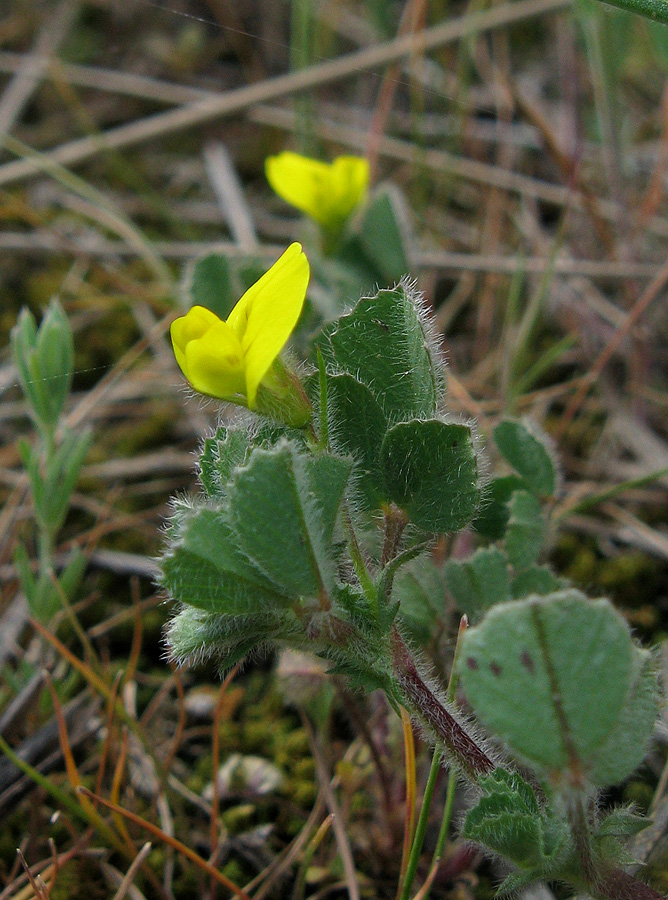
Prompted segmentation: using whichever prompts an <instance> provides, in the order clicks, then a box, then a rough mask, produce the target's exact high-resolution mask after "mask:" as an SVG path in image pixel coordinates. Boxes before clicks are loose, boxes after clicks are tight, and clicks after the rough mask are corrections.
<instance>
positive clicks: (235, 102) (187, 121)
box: [0, 0, 570, 185]
mask: <svg viewBox="0 0 668 900" xmlns="http://www.w3.org/2000/svg"><path fill="white" fill-rule="evenodd" d="M569 5H570V0H516V2H513V3H506V4H504V5H502V6H497V7H495V8H494V9H491V10H487V11H485V12H478V13H472V14H469V15H466V16H461V17H460V18H458V19H453V20H449V21H447V22H444V23H442V24H440V25H435V26H434V27H432V28H428V29H425V30H424V31H422V32H420V34H419V35H415V36H414V35H407V36H405V37H400V38H396V39H395V40H393V41H389V42H387V43H386V44H381V45H379V46H375V47H369V48H367V49H364V50H359V51H357V52H355V53H350V54H348V55H347V56H342V57H338V58H337V59H333V60H327V61H326V62H323V63H318V64H317V65H314V66H310V67H309V68H307V69H301V70H299V71H298V72H291V73H289V74H287V75H280V76H278V77H277V78H270V79H267V80H265V81H262V82H260V83H259V84H252V85H249V86H247V87H242V88H237V89H236V90H232V91H227V92H226V93H224V94H220V95H216V96H212V97H207V98H205V99H202V100H198V101H196V102H194V103H189V104H187V105H186V106H182V107H179V108H178V109H174V110H168V111H166V112H161V113H156V114H155V115H153V116H149V117H147V118H145V119H141V120H140V121H137V122H130V123H129V124H127V125H121V126H119V127H117V128H112V129H110V130H109V131H106V132H104V133H103V134H100V135H91V136H89V137H85V138H81V139H79V140H76V141H71V142H69V143H67V144H62V145H61V146H60V147H58V148H56V149H55V150H52V151H50V152H49V153H46V154H44V155H43V159H42V163H44V162H46V164H47V165H48V164H49V162H50V163H53V164H59V165H71V164H73V163H79V162H83V161H84V160H86V159H90V157H92V156H95V154H97V153H99V152H101V151H103V150H118V149H119V148H121V147H129V146H131V145H133V144H138V143H141V142H143V141H147V140H151V139H154V138H157V137H164V136H165V135H166V134H171V133H173V132H176V131H180V130H182V129H185V128H194V127H195V126H196V125H201V124H203V123H204V122H210V121H212V120H214V119H220V118H223V117H225V116H230V115H233V114H234V113H238V112H241V111H242V110H245V109H248V108H249V107H251V106H255V105H257V104H258V103H267V102H268V101H270V100H276V99H278V98H279V97H287V96H291V95H292V94H297V93H300V92H304V91H309V90H313V89H314V88H316V87H318V86H320V85H323V84H331V83H333V82H336V81H341V80H343V79H344V78H350V77H351V76H353V75H357V74H359V73H361V72H369V71H373V70H374V69H379V68H382V67H383V66H385V65H388V64H390V63H393V62H396V61H397V60H400V59H403V58H404V57H409V56H410V55H411V54H412V53H413V52H414V51H415V49H416V48H417V49H419V50H420V51H421V52H425V53H426V52H427V51H429V50H434V49H436V48H438V47H442V46H444V45H445V44H448V43H451V42H452V41H456V40H459V39H460V38H463V37H467V36H469V35H471V34H477V33H481V32H484V31H489V30H492V29H495V28H502V27H504V26H507V25H511V24H513V23H515V22H521V21H524V20H526V19H528V18H532V17H534V16H539V15H544V14H545V13H549V12H555V11H557V10H561V9H565V8H566V7H568V6H569ZM40 169H41V166H38V165H36V163H35V161H34V160H32V159H19V160H15V161H13V162H10V163H6V164H5V165H4V166H1V167H0V185H7V184H11V183H13V182H16V181H20V180H21V179H24V178H28V177H30V176H31V175H35V174H37V173H38V172H39V171H40Z"/></svg>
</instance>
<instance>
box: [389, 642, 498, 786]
mask: <svg viewBox="0 0 668 900" xmlns="http://www.w3.org/2000/svg"><path fill="white" fill-rule="evenodd" d="M391 646H392V662H393V667H394V674H395V676H396V678H397V681H398V682H399V686H400V688H401V690H402V692H403V695H404V698H405V703H406V706H407V707H408V709H410V710H411V711H412V712H413V714H414V715H415V716H416V717H417V718H419V719H420V721H421V722H423V723H424V724H425V725H427V726H428V728H429V729H430V730H431V731H432V732H433V734H434V735H435V737H436V738H437V740H438V741H440V742H442V743H443V744H444V746H445V750H446V753H447V755H448V757H449V761H451V762H453V763H455V764H456V765H457V767H458V768H459V769H461V771H462V772H463V773H464V774H465V775H466V776H467V777H468V778H469V779H470V780H471V781H472V782H474V783H475V782H476V781H477V779H478V778H479V777H480V776H481V775H489V774H490V772H493V771H494V769H495V768H496V767H497V766H496V763H495V762H494V761H493V760H492V759H490V757H489V756H488V755H487V753H486V752H485V751H484V750H483V748H482V747H480V746H479V745H478V744H477V742H476V741H475V739H474V738H473V737H472V736H471V735H470V734H469V732H468V731H467V729H466V728H465V726H464V725H463V724H462V723H461V722H459V721H458V720H457V719H456V718H455V716H454V715H453V713H452V712H450V711H449V710H448V708H447V707H446V705H445V703H444V702H443V701H442V700H439V698H438V697H436V696H435V694H434V693H433V691H432V690H431V689H430V688H429V687H428V685H427V683H426V682H425V680H424V678H423V677H422V675H421V674H420V672H419V671H418V668H417V666H416V664H415V662H414V660H413V658H412V656H411V653H410V651H409V649H408V647H407V646H406V644H405V643H404V641H403V639H402V637H401V635H400V634H399V631H398V630H397V628H396V627H395V628H393V630H392V635H391Z"/></svg>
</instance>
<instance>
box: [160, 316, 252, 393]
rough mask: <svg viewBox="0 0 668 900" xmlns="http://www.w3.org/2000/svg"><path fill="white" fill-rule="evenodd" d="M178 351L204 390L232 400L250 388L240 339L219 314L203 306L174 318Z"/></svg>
mask: <svg viewBox="0 0 668 900" xmlns="http://www.w3.org/2000/svg"><path fill="white" fill-rule="evenodd" d="M171 336H172V344H173V346H174V355H175V356H176V361H177V363H178V364H179V367H180V368H181V371H182V372H183V374H184V375H185V377H186V378H187V379H188V381H189V382H190V384H191V385H192V386H193V387H194V388H195V390H196V391H199V392H200V393H202V394H208V395H209V396H211V397H218V398H220V399H223V400H231V399H235V398H239V396H241V397H243V396H244V394H245V392H246V379H245V375H244V360H243V351H242V348H241V343H240V342H239V339H238V338H237V336H236V335H235V333H234V332H233V331H232V329H231V328H230V327H229V326H228V325H227V323H225V322H222V321H221V320H220V319H219V318H218V316H216V315H214V313H212V312H210V311H209V310H208V309H205V308H204V307H202V306H193V308H192V309H191V310H190V311H189V312H188V313H187V314H186V315H185V316H183V317H181V318H180V319H176V320H175V321H174V322H172V326H171Z"/></svg>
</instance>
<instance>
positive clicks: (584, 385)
mask: <svg viewBox="0 0 668 900" xmlns="http://www.w3.org/2000/svg"><path fill="white" fill-rule="evenodd" d="M666 285H668V262H667V263H665V264H664V265H663V266H662V267H661V269H659V271H658V272H657V274H656V275H655V277H654V279H653V280H652V282H651V284H649V285H648V286H647V288H646V289H645V291H644V292H643V293H642V294H641V296H640V297H639V298H638V300H637V301H636V303H635V305H634V307H633V309H632V310H631V311H630V312H629V313H628V315H626V316H625V317H624V319H623V321H622V322H621V324H620V325H619V326H618V328H617V329H616V331H615V332H614V334H613V335H612V337H611V338H610V340H609V341H608V343H607V344H606V345H605V347H604V348H603V350H601V352H600V353H599V355H598V356H597V358H596V360H595V361H594V363H593V364H592V366H591V368H590V369H589V371H588V372H587V374H586V375H585V376H584V377H583V378H582V381H581V383H580V386H579V387H578V389H577V391H576V393H575V396H574V397H573V398H572V399H571V402H570V403H569V404H568V406H567V407H566V409H565V410H564V413H563V416H562V417H561V421H560V423H559V433H560V434H563V433H564V431H565V430H566V428H568V426H569V424H570V423H571V421H572V420H573V418H574V416H575V415H576V413H577V412H578V410H579V409H580V407H581V406H582V403H583V401H584V399H585V397H586V396H587V393H588V392H589V389H590V388H591V387H592V385H593V384H594V383H595V382H596V379H597V378H598V376H599V375H600V374H601V372H602V371H603V369H604V368H605V366H606V365H607V364H608V362H609V361H610V358H611V357H612V356H613V355H614V354H615V353H616V352H617V350H618V349H619V348H620V346H621V345H622V343H623V342H624V340H625V339H626V338H627V337H628V336H629V334H630V333H631V331H632V330H633V328H635V326H636V325H637V324H638V322H639V320H640V318H641V317H642V316H643V315H644V313H645V312H646V311H647V309H648V308H649V307H650V306H651V304H652V303H654V301H655V300H656V299H657V298H658V297H660V296H661V295H662V294H663V292H664V291H665V289H666Z"/></svg>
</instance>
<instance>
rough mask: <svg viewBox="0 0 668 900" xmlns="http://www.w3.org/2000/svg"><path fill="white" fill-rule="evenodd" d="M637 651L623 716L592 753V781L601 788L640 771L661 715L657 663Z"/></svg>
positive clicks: (643, 651) (650, 656) (650, 657)
mask: <svg viewBox="0 0 668 900" xmlns="http://www.w3.org/2000/svg"><path fill="white" fill-rule="evenodd" d="M634 650H635V654H634V660H633V662H634V673H633V678H632V679H631V684H630V687H629V691H628V694H627V697H626V700H625V703H624V707H623V709H622V712H621V715H620V717H619V720H618V722H617V724H616V726H615V728H614V729H613V730H612V731H611V733H610V734H609V735H608V737H607V739H606V740H605V741H604V742H602V743H601V746H600V747H598V748H597V750H596V753H594V754H593V759H592V765H591V780H592V781H593V782H594V784H597V785H600V786H601V787H604V786H606V785H609V784H618V783H619V782H620V781H622V780H623V779H624V778H626V777H627V776H628V775H630V774H631V773H632V772H634V771H635V770H636V769H637V768H638V766H639V765H640V763H641V762H642V761H643V759H644V757H645V753H646V752H647V745H648V743H649V740H650V738H651V736H652V732H653V730H654V723H655V722H656V717H657V716H658V714H659V693H658V684H657V675H656V667H655V664H654V660H653V658H652V655H651V654H650V653H649V652H648V651H646V650H639V649H638V648H634Z"/></svg>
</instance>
